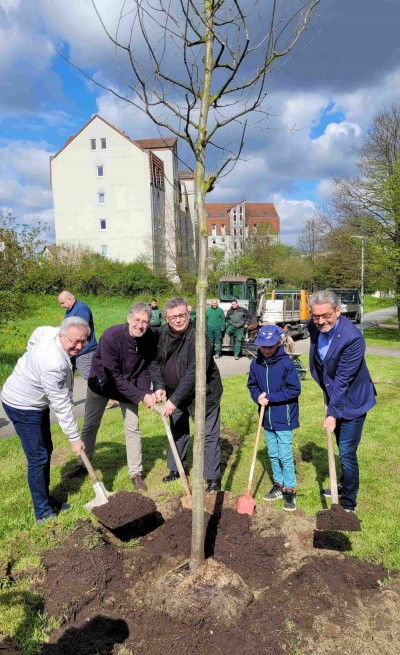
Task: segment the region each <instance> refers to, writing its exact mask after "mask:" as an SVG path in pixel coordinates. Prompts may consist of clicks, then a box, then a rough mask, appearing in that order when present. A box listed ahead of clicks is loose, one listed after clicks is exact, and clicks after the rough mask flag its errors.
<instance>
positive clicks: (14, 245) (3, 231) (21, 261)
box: [0, 208, 46, 323]
mask: <svg viewBox="0 0 400 655" xmlns="http://www.w3.org/2000/svg"><path fill="white" fill-rule="evenodd" d="M45 231H46V228H45V226H43V225H41V224H38V225H36V226H32V225H27V224H23V225H20V224H18V222H17V219H16V217H15V216H13V215H12V213H11V212H10V211H9V210H8V209H4V208H0V244H1V245H0V323H5V322H6V321H8V320H10V319H12V318H13V317H14V316H17V315H19V316H21V312H23V308H24V307H25V303H24V302H22V294H23V292H24V290H25V280H26V278H27V277H29V276H30V275H32V273H33V272H34V271H37V270H38V268H39V255H40V251H41V249H42V248H43V246H44V238H45Z"/></svg>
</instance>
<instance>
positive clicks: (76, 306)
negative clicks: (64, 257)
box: [58, 291, 97, 380]
mask: <svg viewBox="0 0 400 655" xmlns="http://www.w3.org/2000/svg"><path fill="white" fill-rule="evenodd" d="M58 302H59V303H60V306H61V307H62V308H63V309H65V317H64V318H70V317H71V316H79V317H80V318H83V319H84V320H85V321H86V322H87V323H88V325H89V327H90V330H91V332H90V337H89V340H88V342H87V344H86V346H85V347H84V348H82V350H81V351H80V353H79V354H78V355H77V357H76V368H77V370H78V371H79V373H80V374H81V376H82V377H83V379H84V380H87V379H88V377H89V373H90V367H91V365H92V359H93V355H94V351H95V350H96V348H97V341H96V337H95V334H94V321H93V314H92V310H91V309H90V307H89V306H88V305H86V303H84V302H82V301H81V300H77V299H76V298H75V296H74V294H73V293H71V292H70V291H61V293H60V295H59V296H58Z"/></svg>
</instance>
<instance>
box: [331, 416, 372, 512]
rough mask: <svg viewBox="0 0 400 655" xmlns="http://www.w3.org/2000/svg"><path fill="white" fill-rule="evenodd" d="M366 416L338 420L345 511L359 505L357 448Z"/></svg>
mask: <svg viewBox="0 0 400 655" xmlns="http://www.w3.org/2000/svg"><path fill="white" fill-rule="evenodd" d="M365 417H366V414H363V415H362V416H359V417H357V418H353V419H351V420H346V419H337V420H336V428H335V435H336V443H337V445H338V448H339V459H340V463H341V465H342V477H341V478H340V482H341V485H342V497H341V499H340V504H341V505H342V507H344V508H345V509H354V508H355V507H356V505H357V493H358V489H359V469H358V460H357V448H358V444H359V443H360V439H361V434H362V430H363V426H364V421H365Z"/></svg>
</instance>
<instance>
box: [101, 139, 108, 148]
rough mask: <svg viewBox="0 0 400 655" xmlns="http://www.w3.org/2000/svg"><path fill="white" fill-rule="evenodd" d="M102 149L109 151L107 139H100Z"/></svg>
mask: <svg viewBox="0 0 400 655" xmlns="http://www.w3.org/2000/svg"><path fill="white" fill-rule="evenodd" d="M100 144H101V149H102V150H107V139H100Z"/></svg>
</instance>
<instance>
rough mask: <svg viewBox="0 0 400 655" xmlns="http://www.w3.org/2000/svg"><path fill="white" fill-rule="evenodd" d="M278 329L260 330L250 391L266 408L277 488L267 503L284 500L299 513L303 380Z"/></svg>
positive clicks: (256, 343) (268, 441)
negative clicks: (296, 455)
mask: <svg viewBox="0 0 400 655" xmlns="http://www.w3.org/2000/svg"><path fill="white" fill-rule="evenodd" d="M280 342H281V330H280V329H279V327H278V326H277V325H266V326H265V327H262V328H260V330H259V332H258V337H257V339H256V342H255V345H256V346H258V347H259V350H258V352H257V358H256V359H254V360H253V361H252V362H251V365H250V373H249V379H248V382H247V387H248V389H249V391H250V395H251V397H252V399H253V400H254V402H255V403H257V404H258V405H265V413H264V421H263V426H264V431H265V439H266V442H267V448H268V455H269V458H270V460H271V467H272V474H273V478H274V484H273V487H272V489H271V491H269V492H268V493H266V494H265V495H264V496H263V498H264V500H269V501H271V500H277V499H278V498H283V499H284V501H285V502H284V505H283V509H284V510H285V511H286V512H294V511H295V509H296V474H295V470H294V461H293V452H292V443H293V435H292V430H293V429H294V428H298V427H299V404H298V397H299V396H300V393H301V386H300V382H299V378H298V375H297V372H296V369H295V367H294V364H293V362H292V360H291V359H290V357H289V355H287V354H286V353H285V351H284V349H283V347H282V346H281V343H280Z"/></svg>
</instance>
